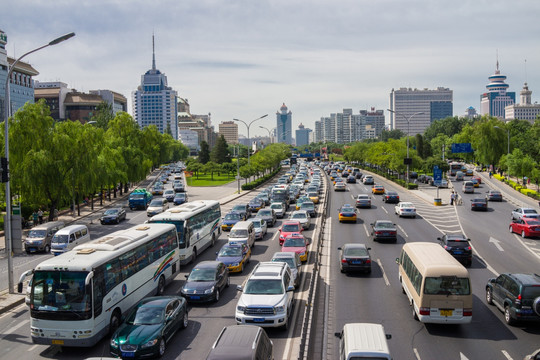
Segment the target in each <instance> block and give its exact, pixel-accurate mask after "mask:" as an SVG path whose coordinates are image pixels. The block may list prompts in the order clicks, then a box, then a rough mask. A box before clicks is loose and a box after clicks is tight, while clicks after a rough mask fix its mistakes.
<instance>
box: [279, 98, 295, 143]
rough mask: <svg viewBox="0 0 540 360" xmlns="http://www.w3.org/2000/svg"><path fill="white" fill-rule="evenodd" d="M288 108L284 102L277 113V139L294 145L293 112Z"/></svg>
mask: <svg viewBox="0 0 540 360" xmlns="http://www.w3.org/2000/svg"><path fill="white" fill-rule="evenodd" d="M288 110H289V109H287V106H286V105H285V103H283V105H281V108H279V111H278V112H277V113H276V122H277V124H276V128H277V141H278V142H281V143H285V144H289V145H292V112H290V111H288Z"/></svg>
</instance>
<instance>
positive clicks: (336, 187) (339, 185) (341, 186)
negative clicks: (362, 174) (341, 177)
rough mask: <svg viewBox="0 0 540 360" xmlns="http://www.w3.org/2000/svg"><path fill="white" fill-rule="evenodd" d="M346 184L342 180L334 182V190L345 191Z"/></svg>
mask: <svg viewBox="0 0 540 360" xmlns="http://www.w3.org/2000/svg"><path fill="white" fill-rule="evenodd" d="M346 190H347V185H345V183H344V182H336V183H335V185H334V191H346Z"/></svg>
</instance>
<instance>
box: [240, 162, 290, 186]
mask: <svg viewBox="0 0 540 360" xmlns="http://www.w3.org/2000/svg"><path fill="white" fill-rule="evenodd" d="M280 170H281V167H278V168H277V169H276V170H274V171H272V172H271V173H269V174H266V175H264V176H261V177H260V178H258V179H256V180H254V181H252V182H249V183H246V184H243V185H242V190H252V189H255V188H256V187H257V186H259V185H262V184H264V183H265V182H267V181H268V180H270V179H271V178H273V177H274V176H275V175H276V174H277V173H278V172H279V171H280Z"/></svg>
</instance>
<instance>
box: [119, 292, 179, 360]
mask: <svg viewBox="0 0 540 360" xmlns="http://www.w3.org/2000/svg"><path fill="white" fill-rule="evenodd" d="M188 324H189V317H188V309H187V303H186V300H185V299H184V298H182V297H180V296H172V295H169V296H165V295H163V296H157V297H147V298H144V299H142V300H141V301H139V302H138V303H137V304H136V305H135V307H134V308H133V310H132V311H131V312H130V313H129V314H128V315H127V316H126V320H125V321H124V322H123V323H122V324H120V326H119V327H118V329H117V330H116V331H115V332H114V334H113V335H112V337H111V340H110V341H109V344H110V345H109V346H110V348H109V349H110V353H111V355H113V356H115V357H121V358H124V359H125V358H139V359H140V358H146V357H162V356H163V355H164V354H165V349H166V347H167V343H168V342H169V341H170V340H171V338H172V337H173V335H174V334H175V332H176V331H177V330H178V329H185V328H187V327H188Z"/></svg>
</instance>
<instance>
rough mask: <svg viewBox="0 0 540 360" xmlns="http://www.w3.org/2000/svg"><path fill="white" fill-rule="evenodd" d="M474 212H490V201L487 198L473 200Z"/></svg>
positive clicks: (472, 207)
mask: <svg viewBox="0 0 540 360" xmlns="http://www.w3.org/2000/svg"><path fill="white" fill-rule="evenodd" d="M471 210H472V211H480V210H481V211H488V201H487V199H486V198H474V199H471Z"/></svg>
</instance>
